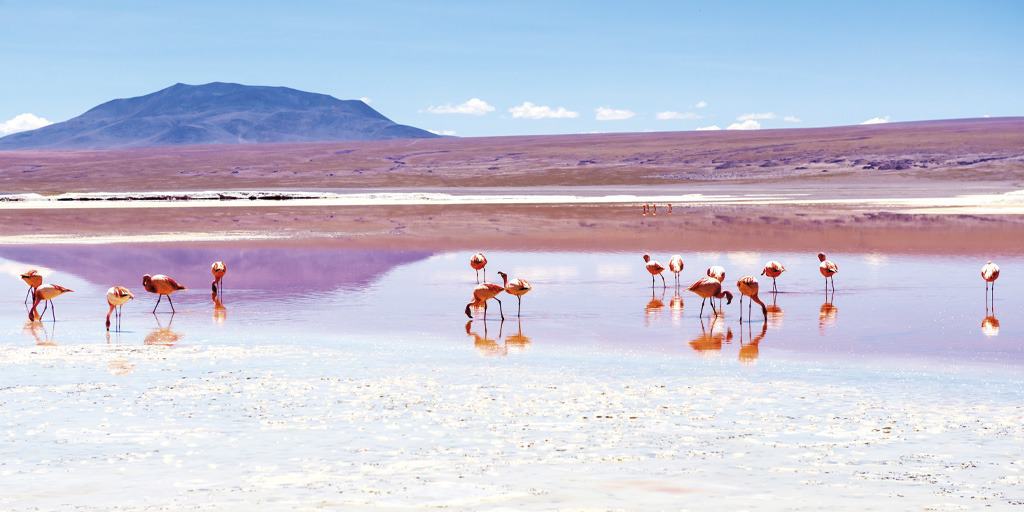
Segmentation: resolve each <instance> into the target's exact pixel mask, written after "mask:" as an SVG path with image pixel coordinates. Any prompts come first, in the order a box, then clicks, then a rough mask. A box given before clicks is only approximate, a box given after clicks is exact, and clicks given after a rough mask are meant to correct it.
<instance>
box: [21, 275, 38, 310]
mask: <svg viewBox="0 0 1024 512" xmlns="http://www.w3.org/2000/svg"><path fill="white" fill-rule="evenodd" d="M21 280H22V281H25V284H27V285H28V292H27V293H26V294H25V304H28V299H29V298H30V297H32V296H33V295H35V293H36V288H39V287H40V286H41V285H42V284H43V275H42V274H40V273H39V271H38V270H36V269H32V270H28V271H26V272H25V273H24V274H22V275H21Z"/></svg>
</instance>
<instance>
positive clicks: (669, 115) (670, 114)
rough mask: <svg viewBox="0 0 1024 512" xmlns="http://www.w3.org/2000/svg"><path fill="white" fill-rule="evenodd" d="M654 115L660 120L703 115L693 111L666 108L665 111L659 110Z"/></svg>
mask: <svg viewBox="0 0 1024 512" xmlns="http://www.w3.org/2000/svg"><path fill="white" fill-rule="evenodd" d="M654 117H655V118H657V119H658V120H659V121H672V120H676V119H700V118H701V117H702V116H700V115H697V114H694V113H693V112H676V111H674V110H666V111H664V112H658V113H657V114H655V115H654Z"/></svg>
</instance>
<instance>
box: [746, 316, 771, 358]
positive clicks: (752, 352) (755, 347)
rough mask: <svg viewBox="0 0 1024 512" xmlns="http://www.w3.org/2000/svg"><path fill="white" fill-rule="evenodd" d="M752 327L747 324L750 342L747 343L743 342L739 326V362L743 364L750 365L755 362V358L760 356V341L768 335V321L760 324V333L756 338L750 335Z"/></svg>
mask: <svg viewBox="0 0 1024 512" xmlns="http://www.w3.org/2000/svg"><path fill="white" fill-rule="evenodd" d="M752 332H753V325H752V324H749V323H748V324H747V336H748V337H749V338H750V341H749V342H747V343H744V342H743V326H742V325H741V326H740V362H741V363H745V364H752V363H754V362H756V361H757V357H758V356H759V355H760V349H759V346H760V344H761V340H763V339H764V337H765V335H767V334H768V321H767V320H766V321H764V322H762V323H761V332H760V333H758V335H757V336H753V335H752Z"/></svg>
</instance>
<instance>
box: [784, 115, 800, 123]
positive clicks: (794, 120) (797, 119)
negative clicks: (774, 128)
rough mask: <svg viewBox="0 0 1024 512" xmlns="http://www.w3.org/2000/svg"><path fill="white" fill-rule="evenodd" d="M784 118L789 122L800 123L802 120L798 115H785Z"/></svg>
mask: <svg viewBox="0 0 1024 512" xmlns="http://www.w3.org/2000/svg"><path fill="white" fill-rule="evenodd" d="M782 120H783V121H785V122H787V123H799V122H800V118H799V117H797V116H786V117H783V118H782Z"/></svg>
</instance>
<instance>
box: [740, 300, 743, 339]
mask: <svg viewBox="0 0 1024 512" xmlns="http://www.w3.org/2000/svg"><path fill="white" fill-rule="evenodd" d="M740 322H741V323H742V322H743V295H742V294H741V295H740ZM740 332H743V331H740Z"/></svg>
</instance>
